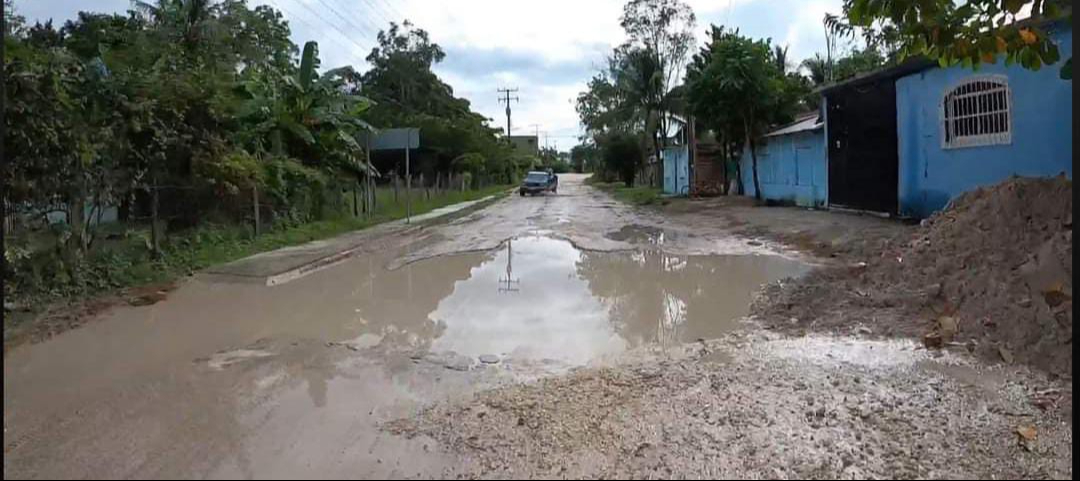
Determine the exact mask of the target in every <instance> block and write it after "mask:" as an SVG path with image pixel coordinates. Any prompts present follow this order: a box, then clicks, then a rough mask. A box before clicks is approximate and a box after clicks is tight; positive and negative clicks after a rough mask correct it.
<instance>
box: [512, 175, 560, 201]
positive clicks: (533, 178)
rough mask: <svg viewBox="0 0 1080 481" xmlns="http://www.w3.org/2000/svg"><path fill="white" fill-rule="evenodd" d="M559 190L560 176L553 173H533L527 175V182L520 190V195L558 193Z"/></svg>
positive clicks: (523, 183) (525, 181) (522, 183)
mask: <svg viewBox="0 0 1080 481" xmlns="http://www.w3.org/2000/svg"><path fill="white" fill-rule="evenodd" d="M558 190H559V176H557V175H555V174H553V173H551V172H541V171H533V172H529V173H528V174H526V175H525V180H524V181H522V182H521V187H520V188H518V194H520V195H521V196H522V197H524V196H525V194H529V195H536V194H539V193H541V192H551V193H552V194H555V193H557V192H558Z"/></svg>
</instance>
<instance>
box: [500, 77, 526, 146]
mask: <svg viewBox="0 0 1080 481" xmlns="http://www.w3.org/2000/svg"><path fill="white" fill-rule="evenodd" d="M517 91H518V89H517V87H515V88H512V89H499V93H500V94H503V96H502V97H500V98H499V102H506V137H507V138H509V137H510V132H511V130H510V101H511V100H513V101H515V102H521V99H520V98H518V96H516V95H515V96H513V97H511V96H510V94H512V93H514V92H517Z"/></svg>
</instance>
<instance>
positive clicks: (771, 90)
mask: <svg viewBox="0 0 1080 481" xmlns="http://www.w3.org/2000/svg"><path fill="white" fill-rule="evenodd" d="M1025 9H1028V10H1030V14H1031V16H1032V17H1034V18H1063V17H1070V16H1071V7H1069V5H1068V2H1067V1H1064V0H1048V1H1036V2H1030V1H1002V0H977V1H972V2H966V3H964V4H962V5H960V4H957V3H956V2H953V1H951V0H933V1H896V2H880V1H874V0H845V1H844V3H843V13H842V15H834V14H826V15H825V17H824V18H823V19H822V23H823V27H824V29H825V32H826V42H825V45H824V47H825V51H824V52H820V53H817V54H815V55H814V56H813V57H810V58H807V59H804V60H802V61H801V62H797V61H795V60H794V59H791V58H789V56H788V48H787V46H784V45H778V44H775V43H774V42H773V41H772V39H769V38H752V37H749V36H747V35H744V34H742V33H741V32H740V31H739V29H738V28H737V27H736V28H732V27H731V26H725V25H711V26H710V29H709V35H708V38H707V40H706V42H705V45H703V46H701V47H700V48H697V49H696V50H695V48H694V42H693V34H692V32H693V30H694V28H695V26H696V18H695V16H694V13H693V11H692V10H691V8H690V7H689V6H688V5H686V4H685V3H684V2H683V1H681V0H630V1H629V2H627V3H626V5H625V7H624V10H623V15H622V17H621V18H620V22H621V25H622V26H623V28H624V30H625V31H626V36H627V38H628V40H627V42H626V43H625V44H623V45H620V46H619V47H617V48H615V49H614V50H613V51H612V52H611V53H610V54H609V55H608V58H607V63H606V65H605V66H604V68H602V69H601V70H600V71H599V72H598V73H597V74H596V75H595V76H594V77H593V78H592V79H591V80H590V81H589V83H588V87H587V89H586V90H585V91H583V92H581V93H580V94H579V95H578V97H577V102H576V109H577V112H578V116H579V117H580V119H581V123H582V125H583V126H584V128H585V135H584V136H583V139H582V140H583V142H582V144H581V145H578V146H576V147H575V148H574V149H573V150H572V151H571V155H572V157H573V159H574V161H575V162H584V163H586V164H587V165H590V166H591V170H592V171H593V172H595V174H596V176H597V177H598V178H599V179H600V180H602V181H606V182H611V181H616V180H619V181H622V182H623V183H624V184H625V185H626V186H627V187H631V186H634V185H635V184H636V183H637V182H638V181H639V178H640V176H641V174H642V173H643V172H644V169H645V168H647V167H651V168H658V167H660V168H662V167H661V166H657V165H652V166H650V165H649V161H650V159H658V158H660V152H661V149H662V148H663V147H664V146H665V145H667V144H668V143H669V142H670V141H671V139H670V138H669V137H668V135H670V129H669V127H670V124H671V119H672V116H673V115H676V116H679V117H682V118H684V119H685V118H691V117H692V118H694V120H695V122H696V125H695V130H696V132H697V133H698V137H699V138H702V139H706V140H714V141H715V142H717V143H718V144H719V145H720V154H721V155H720V157H721V160H720V161H719V163H720V167H721V178H722V179H725V182H723V183H722V185H721V189H722V190H721V192H720V194H721V195H728V194H732V193H734V194H738V195H741V194H742V193H743V192H745V191H746V186H744V185H743V184H742V182H743V178H744V177H743V173H742V172H741V171H740V163H739V161H738V159H739V158H740V157H741V156H742V154H743V152H745V151H748V152H749V154H750V157H751V168H752V169H753V172H751V173H750V174H751V175H750V176H749V177H750V178H751V179H752V182H753V183H754V187H755V189H754V191H755V192H756V193H757V194H758V195H760V192H761V190H760V189H758V188H757V184H758V182H759V180H758V177H759V176H758V172H757V145H756V139H758V138H759V137H760V136H761V135H762V134H764V133H766V132H767V131H768V129H771V128H774V127H776V126H779V125H783V124H786V123H789V122H792V121H793V120H795V119H796V118H798V117H800V116H801V115H805V114H809V113H812V112H814V111H815V110H818V109H819V108H820V99H819V97H820V95H819V94H816V93H814V90H815V89H816V88H818V87H821V86H823V85H825V84H829V83H833V82H840V81H844V80H847V79H850V78H852V77H855V76H857V75H859V74H862V73H866V72H871V71H874V70H877V69H879V68H882V67H885V66H888V65H895V64H897V63H899V62H903V61H905V60H906V59H908V58H910V57H913V56H923V57H926V58H930V59H933V60H936V61H938V62H939V63H940V64H941V65H942V66H949V65H963V66H964V67H966V68H978V66H979V65H980V64H981V63H993V62H996V61H997V55H998V54H1003V55H1004V60H1005V62H1006V64H1012V63H1018V64H1020V65H1022V66H1024V67H1025V68H1029V69H1036V70H1037V69H1039V68H1040V67H1041V66H1043V65H1049V64H1052V63H1055V62H1057V61H1058V60H1059V53H1058V48H1057V46H1056V45H1054V44H1053V42H1052V41H1050V40H1049V38H1048V37H1047V36H1046V34H1045V32H1042V31H1040V30H1039V29H1037V28H1031V27H1026V26H1023V25H1017V24H1016V20H1017V16H1018V14H1020V13H1021V12H1022V11H1024V10H1025ZM1071 66H1072V59H1071V58H1070V59H1067V60H1066V62H1065V63H1064V65H1063V66H1062V68H1061V75H1062V77H1063V78H1071V74H1072V67H1071ZM684 73H685V76H684V80H685V82H683V83H678V81H679V80H680V78H681V77H683V75H682V74H684ZM661 165H662V164H661ZM654 172H655V171H654ZM661 172H662V170H661ZM657 177H661V176H655V175H654V177H653V178H654V179H655V178H657ZM727 179H733V180H735V182H734V189H735V192H729V190H730V188H731V187H732V184H733V183H732V182H729V181H727Z"/></svg>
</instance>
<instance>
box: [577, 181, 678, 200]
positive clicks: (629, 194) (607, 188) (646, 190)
mask: <svg viewBox="0 0 1080 481" xmlns="http://www.w3.org/2000/svg"><path fill="white" fill-rule="evenodd" d="M585 183H586V184H588V185H591V186H593V187H596V188H597V189H600V190H602V191H604V192H607V193H609V194H611V196H612V197H614V198H615V199H617V200H619V201H621V202H625V203H627V204H630V205H654V204H656V205H659V204H664V203H667V200H665V199H662V198H661V197H660V194H661V193H660V188H658V187H650V186H637V187H627V186H626V184H625V183H623V182H603V181H601V180H600V178H599V177H596V176H595V175H594V176H591V177H589V178H588V179H586V180H585Z"/></svg>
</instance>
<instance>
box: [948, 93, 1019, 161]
mask: <svg viewBox="0 0 1080 481" xmlns="http://www.w3.org/2000/svg"><path fill="white" fill-rule="evenodd" d="M1009 143H1012V92H1011V91H1010V90H1009V82H1008V79H1006V77H1004V76H1002V75H987V76H979V77H974V78H970V79H967V80H965V81H964V82H963V83H961V84H960V85H957V86H956V87H954V88H953V89H952V90H949V91H948V92H946V93H945V97H944V99H943V100H942V102H941V146H942V148H946V149H952V148H959V147H975V146H980V145H998V144H1009Z"/></svg>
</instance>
